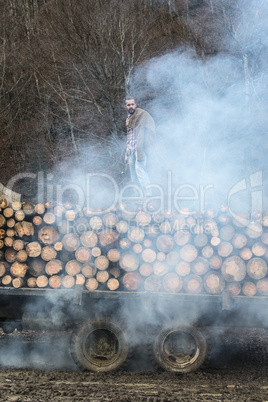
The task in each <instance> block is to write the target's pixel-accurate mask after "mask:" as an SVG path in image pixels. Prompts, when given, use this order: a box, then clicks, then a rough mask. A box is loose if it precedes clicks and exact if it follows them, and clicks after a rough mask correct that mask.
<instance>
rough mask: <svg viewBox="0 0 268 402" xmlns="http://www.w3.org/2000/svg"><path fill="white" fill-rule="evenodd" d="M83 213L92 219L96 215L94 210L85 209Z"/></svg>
mask: <svg viewBox="0 0 268 402" xmlns="http://www.w3.org/2000/svg"><path fill="white" fill-rule="evenodd" d="M83 213H84V215H85V216H87V217H88V218H91V217H92V216H93V215H94V210H93V209H92V208H88V207H85V208H83Z"/></svg>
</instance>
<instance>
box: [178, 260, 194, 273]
mask: <svg viewBox="0 0 268 402" xmlns="http://www.w3.org/2000/svg"><path fill="white" fill-rule="evenodd" d="M175 272H176V273H177V274H178V275H179V276H187V275H189V274H190V272H191V265H190V264H189V262H186V261H180V262H179V263H178V264H177V265H176V266H175Z"/></svg>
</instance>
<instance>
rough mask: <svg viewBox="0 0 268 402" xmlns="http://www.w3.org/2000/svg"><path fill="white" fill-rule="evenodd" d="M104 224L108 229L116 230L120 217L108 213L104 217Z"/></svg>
mask: <svg viewBox="0 0 268 402" xmlns="http://www.w3.org/2000/svg"><path fill="white" fill-rule="evenodd" d="M102 222H103V224H104V226H106V227H107V228H114V227H116V225H117V224H118V222H119V219H118V216H117V215H116V214H115V213H113V212H108V213H106V214H104V215H103V218H102Z"/></svg>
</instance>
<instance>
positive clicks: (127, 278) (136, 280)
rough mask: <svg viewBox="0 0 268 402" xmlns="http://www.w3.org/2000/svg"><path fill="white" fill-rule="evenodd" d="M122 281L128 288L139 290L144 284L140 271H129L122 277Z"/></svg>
mask: <svg viewBox="0 0 268 402" xmlns="http://www.w3.org/2000/svg"><path fill="white" fill-rule="evenodd" d="M122 283H123V286H124V288H125V289H126V290H130V291H134V290H138V289H139V288H140V286H141V284H142V278H141V276H140V274H139V273H138V272H127V273H126V274H124V275H123V277H122Z"/></svg>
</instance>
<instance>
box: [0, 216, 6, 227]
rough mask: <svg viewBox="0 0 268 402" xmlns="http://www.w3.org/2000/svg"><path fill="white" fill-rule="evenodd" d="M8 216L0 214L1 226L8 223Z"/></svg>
mask: <svg viewBox="0 0 268 402" xmlns="http://www.w3.org/2000/svg"><path fill="white" fill-rule="evenodd" d="M6 221H7V220H6V218H5V217H4V215H2V214H0V228H3V227H4V226H5V224H6Z"/></svg>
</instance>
